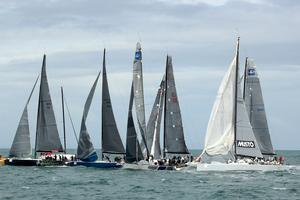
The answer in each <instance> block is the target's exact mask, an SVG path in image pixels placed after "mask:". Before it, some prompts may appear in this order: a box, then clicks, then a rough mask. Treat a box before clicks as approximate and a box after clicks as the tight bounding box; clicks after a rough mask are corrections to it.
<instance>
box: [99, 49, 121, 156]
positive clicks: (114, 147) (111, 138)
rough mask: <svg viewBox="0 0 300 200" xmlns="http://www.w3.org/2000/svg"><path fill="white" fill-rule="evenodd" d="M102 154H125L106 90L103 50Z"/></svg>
mask: <svg viewBox="0 0 300 200" xmlns="http://www.w3.org/2000/svg"><path fill="white" fill-rule="evenodd" d="M102 153H113V154H125V149H124V146H123V143H122V140H121V137H120V134H119V131H118V128H117V124H116V121H115V117H114V113H113V108H112V104H111V99H110V94H109V89H108V82H107V75H106V63H105V49H104V53H103V79H102Z"/></svg>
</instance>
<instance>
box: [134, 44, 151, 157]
mask: <svg viewBox="0 0 300 200" xmlns="http://www.w3.org/2000/svg"><path fill="white" fill-rule="evenodd" d="M143 88H144V87H143V68H142V51H141V44H140V43H139V42H138V43H137V44H136V51H135V58H134V61H133V90H134V102H135V110H136V116H137V123H138V127H139V130H140V134H141V137H142V141H141V148H142V151H143V155H144V156H145V157H147V156H148V155H149V150H148V148H147V146H146V143H147V142H146V141H147V138H146V120H145V104H144V89H143Z"/></svg>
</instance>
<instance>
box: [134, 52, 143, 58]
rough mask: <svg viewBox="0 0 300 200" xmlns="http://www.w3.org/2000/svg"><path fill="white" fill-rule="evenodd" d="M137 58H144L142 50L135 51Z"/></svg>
mask: <svg viewBox="0 0 300 200" xmlns="http://www.w3.org/2000/svg"><path fill="white" fill-rule="evenodd" d="M135 59H136V60H142V52H141V51H137V52H135Z"/></svg>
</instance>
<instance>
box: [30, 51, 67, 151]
mask: <svg viewBox="0 0 300 200" xmlns="http://www.w3.org/2000/svg"><path fill="white" fill-rule="evenodd" d="M35 151H36V152H51V151H59V152H63V147H62V145H61V141H60V138H59V135H58V130H57V126H56V121H55V116H54V111H53V106H52V101H51V96H50V91H49V85H48V80H47V74H46V55H44V58H43V66H42V73H41V84H40V93H39V106H38V115H37V129H36V144H35Z"/></svg>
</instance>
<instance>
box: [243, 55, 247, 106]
mask: <svg viewBox="0 0 300 200" xmlns="http://www.w3.org/2000/svg"><path fill="white" fill-rule="evenodd" d="M247 65H248V57H246V61H245V69H244V88H243V99H244V101H245V88H246V77H247Z"/></svg>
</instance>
